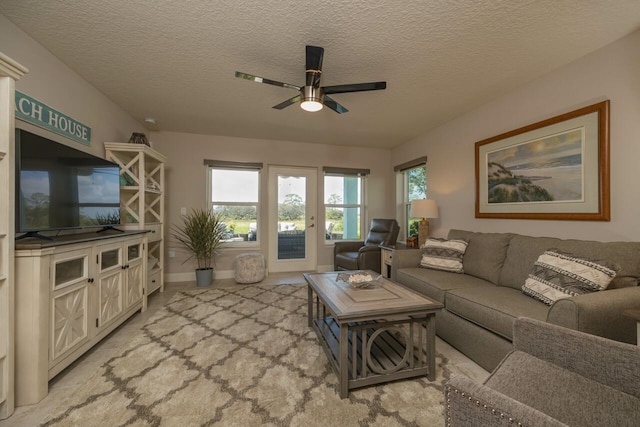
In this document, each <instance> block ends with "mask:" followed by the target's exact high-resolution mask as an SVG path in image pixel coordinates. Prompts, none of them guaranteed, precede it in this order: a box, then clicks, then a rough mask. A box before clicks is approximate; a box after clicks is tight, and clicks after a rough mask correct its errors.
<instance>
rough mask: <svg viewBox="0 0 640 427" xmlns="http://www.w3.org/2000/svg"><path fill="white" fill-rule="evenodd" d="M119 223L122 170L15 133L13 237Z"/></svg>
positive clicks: (68, 149) (38, 139)
mask: <svg viewBox="0 0 640 427" xmlns="http://www.w3.org/2000/svg"><path fill="white" fill-rule="evenodd" d="M118 224H120V168H119V166H118V165H117V164H115V163H112V162H109V161H107V160H105V159H102V158H100V157H97V156H94V155H91V154H88V153H85V152H84V151H81V150H76V149H74V148H72V147H69V146H67V145H64V144H60V143H58V142H55V141H52V140H50V139H47V138H43V137H41V136H39V135H35V134H33V133H31V132H27V131H25V130H23V129H16V233H27V234H26V235H24V236H18V238H20V237H27V236H40V235H38V232H40V231H53V230H65V229H73V228H88V227H101V229H108V228H113V227H114V226H116V225H118Z"/></svg>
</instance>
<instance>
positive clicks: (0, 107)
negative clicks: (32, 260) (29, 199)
mask: <svg viewBox="0 0 640 427" xmlns="http://www.w3.org/2000/svg"><path fill="white" fill-rule="evenodd" d="M28 72H29V70H27V69H26V68H25V67H23V66H22V65H20V64H18V63H17V62H15V61H14V60H12V59H11V58H9V57H7V56H5V55H4V54H2V53H0V182H2V183H4V184H3V185H0V419H4V418H7V417H9V416H10V415H11V414H13V411H14V408H15V400H14V396H15V395H14V363H15V357H14V355H15V332H14V327H15V307H14V306H15V277H14V267H13V254H14V246H13V242H14V239H15V231H14V227H15V225H14V219H15V218H14V216H15V213H14V206H15V159H14V152H15V110H14V105H13V104H14V97H15V81H16V80H18V79H20V78H21V77H22V76H23V75H25V74H26V73H28Z"/></svg>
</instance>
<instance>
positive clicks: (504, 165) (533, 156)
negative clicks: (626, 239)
mask: <svg viewBox="0 0 640 427" xmlns="http://www.w3.org/2000/svg"><path fill="white" fill-rule="evenodd" d="M475 150H476V218H513V219H556V220H557V219H560V220H586V221H609V220H610V200H609V198H610V194H609V101H604V102H600V103H598V104H594V105H590V106H588V107H584V108H581V109H579V110H575V111H572V112H570V113H566V114H562V115H560V116H556V117H553V118H550V119H547V120H543V121H541V122H538V123H534V124H531V125H528V126H525V127H522V128H520V129H516V130H513V131H510V132H507V133H503V134H501V135H497V136H494V137H492V138H488V139H485V140H482V141H478V142H476V144H475Z"/></svg>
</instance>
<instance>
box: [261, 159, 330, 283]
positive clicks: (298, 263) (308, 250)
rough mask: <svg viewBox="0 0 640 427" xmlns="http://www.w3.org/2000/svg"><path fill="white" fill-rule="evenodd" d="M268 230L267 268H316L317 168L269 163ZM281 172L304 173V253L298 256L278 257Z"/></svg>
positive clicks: (293, 174) (272, 269)
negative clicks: (300, 256)
mask: <svg viewBox="0 0 640 427" xmlns="http://www.w3.org/2000/svg"><path fill="white" fill-rule="evenodd" d="M268 170H269V172H268V174H269V186H268V189H267V193H268V194H269V203H268V204H269V215H268V222H267V227H268V230H269V233H268V236H269V246H268V257H267V258H268V260H269V262H268V264H269V272H274V273H276V272H290V271H315V270H316V268H317V262H318V260H317V250H318V244H317V242H318V212H317V188H318V185H317V181H318V169H317V168H312V167H294V166H274V165H270V166H269V169H268ZM281 175H288V176H304V177H305V178H306V180H307V181H306V197H305V218H306V220H305V230H306V236H305V257H304V258H300V259H283V260H279V259H278V200H277V199H278V177H279V176H281Z"/></svg>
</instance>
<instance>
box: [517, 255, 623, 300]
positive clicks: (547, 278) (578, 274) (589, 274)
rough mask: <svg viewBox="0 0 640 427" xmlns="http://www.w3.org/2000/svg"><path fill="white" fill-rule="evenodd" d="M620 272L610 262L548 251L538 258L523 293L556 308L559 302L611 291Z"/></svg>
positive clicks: (523, 287)
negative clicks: (609, 289)
mask: <svg viewBox="0 0 640 427" xmlns="http://www.w3.org/2000/svg"><path fill="white" fill-rule="evenodd" d="M617 270H618V267H617V266H615V265H613V264H611V263H608V262H607V261H601V260H589V259H584V258H577V257H575V256H573V255H571V254H565V253H561V252H557V251H554V250H548V251H545V252H544V253H543V254H542V255H540V256H539V257H538V260H537V261H536V262H535V264H534V265H533V269H532V270H531V273H530V274H529V278H527V280H526V281H525V283H524V286H522V291H523V292H524V294H525V295H529V296H530V297H533V298H535V299H537V300H540V301H542V302H543V303H545V304H547V305H552V304H553V303H554V302H556V301H558V300H559V299H563V298H569V297H572V296H576V295H582V294H586V293H590V292H596V291H601V290H604V289H607V286H609V283H611V281H612V280H613V278H614V277H616V272H617Z"/></svg>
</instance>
